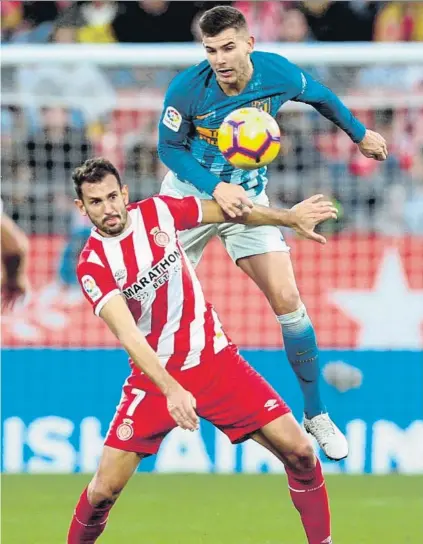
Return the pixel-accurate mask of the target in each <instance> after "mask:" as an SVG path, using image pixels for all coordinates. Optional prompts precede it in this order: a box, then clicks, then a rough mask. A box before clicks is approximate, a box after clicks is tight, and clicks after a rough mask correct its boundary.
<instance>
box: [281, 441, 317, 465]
mask: <svg viewBox="0 0 423 544" xmlns="http://www.w3.org/2000/svg"><path fill="white" fill-rule="evenodd" d="M286 457H287V462H288V464H289V466H290V468H291V469H292V470H294V471H295V472H300V473H305V472H311V471H312V470H313V469H314V467H315V466H316V456H315V455H314V451H313V447H312V445H311V444H310V442H309V441H308V439H307V438H306V437H304V440H301V442H298V444H296V445H295V447H294V448H293V450H292V452H291V453H290V454H289V455H287V456H286Z"/></svg>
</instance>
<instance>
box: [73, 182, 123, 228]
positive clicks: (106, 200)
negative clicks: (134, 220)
mask: <svg viewBox="0 0 423 544" xmlns="http://www.w3.org/2000/svg"><path fill="white" fill-rule="evenodd" d="M82 197H83V200H79V199H76V200H75V204H76V205H77V207H78V208H79V210H80V212H81V213H82V215H87V216H88V217H89V218H90V220H91V222H92V223H93V224H94V225H95V226H96V227H97V228H98V230H99V231H100V233H101V234H102V235H103V236H107V237H110V236H117V235H118V234H120V233H121V232H122V231H123V230H124V229H125V228H126V227H127V226H128V221H129V216H128V212H127V210H126V206H127V204H128V201H129V200H128V187H127V186H126V185H124V186H123V187H122V188H120V187H119V183H118V181H117V179H116V178H115V176H113V175H112V174H108V175H107V176H106V177H105V178H104V179H103V180H102V181H100V182H96V183H89V182H85V183H83V184H82Z"/></svg>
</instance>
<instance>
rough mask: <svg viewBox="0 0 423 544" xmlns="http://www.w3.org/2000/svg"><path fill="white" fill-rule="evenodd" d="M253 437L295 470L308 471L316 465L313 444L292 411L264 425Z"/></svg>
mask: <svg viewBox="0 0 423 544" xmlns="http://www.w3.org/2000/svg"><path fill="white" fill-rule="evenodd" d="M251 438H252V439H253V440H255V441H256V442H258V443H259V444H261V445H262V446H263V447H265V448H266V449H268V450H269V451H271V452H272V453H273V454H274V455H275V456H276V457H277V458H278V459H280V460H281V461H282V462H283V463H284V464H285V465H287V466H288V467H290V468H291V469H293V470H298V471H307V470H311V469H312V468H313V467H314V465H315V455H314V451H313V447H312V444H311V442H310V440H309V438H308V437H307V435H306V433H305V432H304V431H303V429H302V428H301V427H300V425H299V424H298V422H297V421H296V420H295V418H294V416H293V415H292V414H291V413H289V414H285V415H283V416H281V417H278V418H277V419H274V420H273V421H271V422H270V423H268V424H267V425H264V426H263V427H262V428H261V429H259V430H257V431H256V432H255V433H254V434H252V435H251Z"/></svg>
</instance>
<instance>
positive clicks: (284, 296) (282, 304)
mask: <svg viewBox="0 0 423 544" xmlns="http://www.w3.org/2000/svg"><path fill="white" fill-rule="evenodd" d="M269 301H270V305H271V306H272V309H273V311H274V312H275V314H276V315H285V314H290V313H291V312H295V310H298V308H299V307H300V306H301V298H300V293H299V291H298V289H297V288H296V287H293V286H292V287H289V288H284V289H281V290H280V291H278V293H276V294H274V295H273V296H271V297H270V298H269Z"/></svg>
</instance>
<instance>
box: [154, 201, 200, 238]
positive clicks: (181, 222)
mask: <svg viewBox="0 0 423 544" xmlns="http://www.w3.org/2000/svg"><path fill="white" fill-rule="evenodd" d="M155 198H159V199H160V200H162V201H163V202H164V203H165V204H166V206H167V207H168V209H169V211H170V213H171V215H172V217H173V220H174V222H175V229H176V230H186V229H192V228H194V227H197V226H198V225H199V224H200V223H201V220H202V218H203V212H202V207H201V200H200V199H199V198H197V197H196V196H186V197H184V198H174V197H172V196H163V195H160V196H158V197H155Z"/></svg>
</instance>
